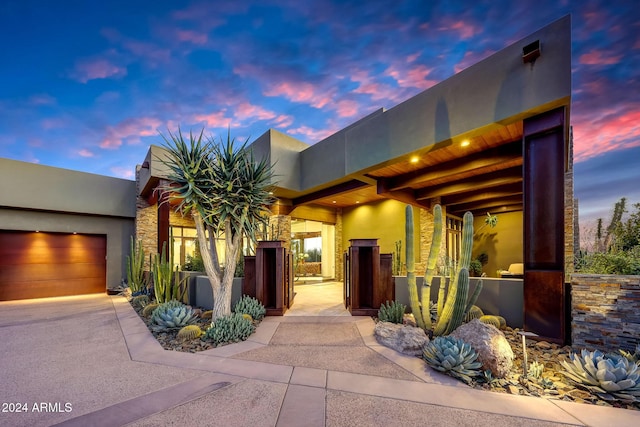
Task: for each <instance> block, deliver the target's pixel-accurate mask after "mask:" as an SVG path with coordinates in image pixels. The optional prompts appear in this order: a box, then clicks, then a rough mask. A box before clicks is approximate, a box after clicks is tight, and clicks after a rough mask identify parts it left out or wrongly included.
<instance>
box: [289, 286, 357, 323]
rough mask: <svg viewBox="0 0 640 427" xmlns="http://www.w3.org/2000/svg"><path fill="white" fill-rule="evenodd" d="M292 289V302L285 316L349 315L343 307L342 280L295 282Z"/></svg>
mask: <svg viewBox="0 0 640 427" xmlns="http://www.w3.org/2000/svg"><path fill="white" fill-rule="evenodd" d="M294 290H295V293H296V297H295V300H294V304H293V305H292V306H291V308H289V310H287V312H286V313H285V316H351V314H350V313H349V312H348V311H347V310H346V309H345V307H344V302H343V297H342V282H319V283H313V284H305V285H298V284H296V285H295V286H294Z"/></svg>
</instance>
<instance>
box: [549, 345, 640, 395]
mask: <svg viewBox="0 0 640 427" xmlns="http://www.w3.org/2000/svg"><path fill="white" fill-rule="evenodd" d="M561 363H562V367H563V368H564V369H565V371H564V372H563V373H564V375H565V376H566V377H567V378H569V379H571V380H572V381H574V382H575V383H576V384H577V385H578V386H580V387H583V388H585V389H587V390H589V391H591V392H593V393H595V394H596V395H598V396H599V397H600V398H602V399H604V400H624V401H630V402H639V401H640V367H639V366H638V365H637V364H635V363H633V362H630V361H629V360H628V359H627V358H625V357H624V356H622V355H619V354H604V353H602V352H601V351H598V350H596V351H593V352H590V351H587V350H582V351H581V352H580V355H578V354H576V353H571V363H569V362H568V361H566V360H563V361H562V362H561Z"/></svg>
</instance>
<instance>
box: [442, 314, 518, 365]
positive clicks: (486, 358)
mask: <svg viewBox="0 0 640 427" xmlns="http://www.w3.org/2000/svg"><path fill="white" fill-rule="evenodd" d="M451 336H452V337H455V338H459V339H461V340H463V341H464V342H466V343H468V344H469V345H470V346H471V347H473V348H474V350H475V351H476V352H477V353H478V361H479V362H480V363H482V369H484V370H487V369H488V370H490V371H491V373H492V374H493V376H494V377H496V378H504V377H506V376H507V375H508V374H509V372H510V371H511V366H512V365H513V358H514V355H513V350H512V349H511V346H510V345H509V341H507V339H506V338H505V336H504V334H503V333H502V332H501V331H500V330H498V329H497V328H496V327H495V326H492V325H487V324H484V323H482V322H480V321H479V320H478V319H473V320H472V321H471V322H469V323H465V324H463V325H462V326H460V327H459V328H458V329H456V330H455V331H453V333H452V334H451Z"/></svg>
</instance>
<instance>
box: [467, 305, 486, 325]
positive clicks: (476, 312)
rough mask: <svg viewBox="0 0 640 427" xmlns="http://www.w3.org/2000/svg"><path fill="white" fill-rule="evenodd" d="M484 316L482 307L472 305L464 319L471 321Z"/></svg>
mask: <svg viewBox="0 0 640 427" xmlns="http://www.w3.org/2000/svg"><path fill="white" fill-rule="evenodd" d="M482 316H484V312H483V311H482V309H481V308H480V307H478V306H477V305H472V306H471V308H470V309H469V312H468V313H467V315H466V316H465V318H464V321H465V322H471V321H472V320H473V319H479V318H481V317H482Z"/></svg>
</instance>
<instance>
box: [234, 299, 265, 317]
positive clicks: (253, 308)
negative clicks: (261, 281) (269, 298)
mask: <svg viewBox="0 0 640 427" xmlns="http://www.w3.org/2000/svg"><path fill="white" fill-rule="evenodd" d="M233 312H234V313H240V314H248V315H249V316H251V318H252V319H254V320H262V319H263V318H264V315H265V314H266V312H267V310H266V309H265V308H264V305H262V303H261V302H260V301H258V300H257V299H255V298H253V297H250V296H249V295H243V296H242V298H240V300H239V301H238V302H237V303H236V305H235V307H234V308H233Z"/></svg>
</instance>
